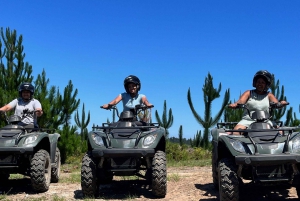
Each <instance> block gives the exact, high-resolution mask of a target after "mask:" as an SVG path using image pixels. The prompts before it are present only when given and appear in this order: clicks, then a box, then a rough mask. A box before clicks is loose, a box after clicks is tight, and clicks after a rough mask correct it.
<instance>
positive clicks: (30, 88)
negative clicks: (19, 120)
mask: <svg viewBox="0 0 300 201" xmlns="http://www.w3.org/2000/svg"><path fill="white" fill-rule="evenodd" d="M22 91H30V99H31V98H32V96H33V94H34V86H33V85H32V84H31V83H29V82H24V83H22V84H21V85H20V86H19V96H20V97H22Z"/></svg>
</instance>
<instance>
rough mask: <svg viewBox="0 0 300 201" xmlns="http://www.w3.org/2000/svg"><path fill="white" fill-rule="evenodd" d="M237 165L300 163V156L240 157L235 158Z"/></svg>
mask: <svg viewBox="0 0 300 201" xmlns="http://www.w3.org/2000/svg"><path fill="white" fill-rule="evenodd" d="M235 163H236V164H237V165H280V164H285V163H290V164H297V163H300V155H299V154H272V155H270V154H259V155H239V156H236V157H235Z"/></svg>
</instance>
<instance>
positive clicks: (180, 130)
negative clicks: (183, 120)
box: [178, 125, 183, 146]
mask: <svg viewBox="0 0 300 201" xmlns="http://www.w3.org/2000/svg"><path fill="white" fill-rule="evenodd" d="M178 138H179V144H180V146H182V145H183V132H182V125H180V127H179V132H178Z"/></svg>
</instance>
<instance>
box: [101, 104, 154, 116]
mask: <svg viewBox="0 0 300 201" xmlns="http://www.w3.org/2000/svg"><path fill="white" fill-rule="evenodd" d="M153 107H154V105H151V106H147V105H136V106H135V107H134V108H133V109H131V110H130V111H131V112H133V115H134V116H135V117H136V116H137V115H138V114H139V113H140V112H141V111H145V110H147V109H150V108H153ZM100 108H102V109H105V110H111V109H112V110H115V111H116V112H117V116H118V117H120V115H119V110H118V108H117V106H116V105H111V104H108V107H107V108H104V107H103V106H100Z"/></svg>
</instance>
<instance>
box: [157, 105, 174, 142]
mask: <svg viewBox="0 0 300 201" xmlns="http://www.w3.org/2000/svg"><path fill="white" fill-rule="evenodd" d="M155 117H156V121H157V122H158V123H159V124H160V125H161V126H162V127H163V128H165V132H166V137H167V138H168V137H169V131H168V129H169V128H170V127H171V126H172V125H173V120H174V119H173V114H172V109H171V108H170V109H169V113H168V118H167V101H166V100H165V101H164V109H163V114H162V118H160V117H159V115H158V112H157V110H155Z"/></svg>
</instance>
